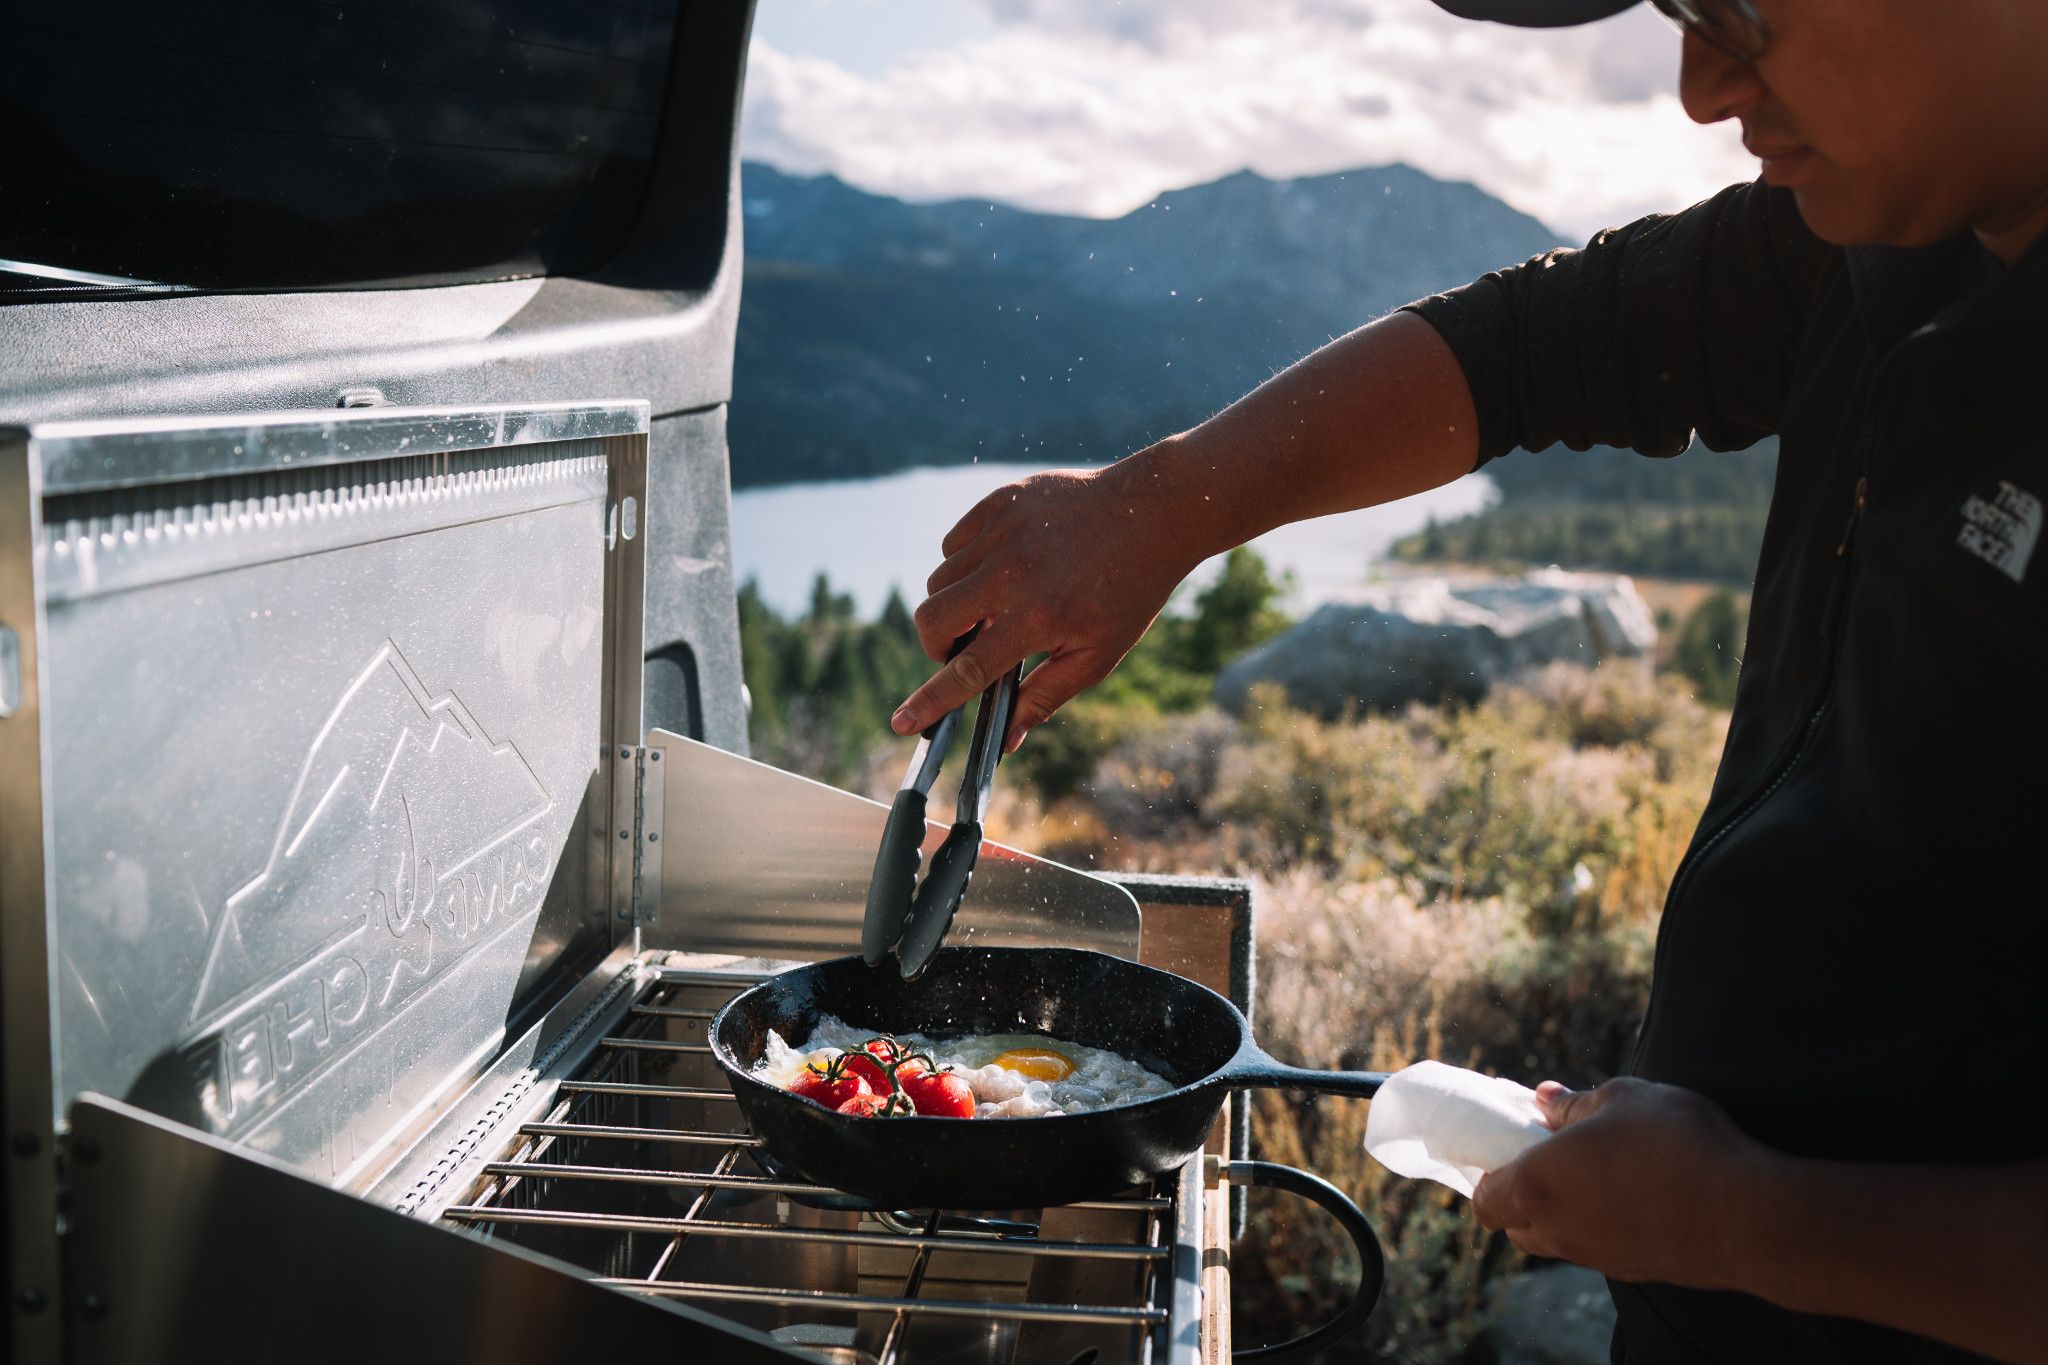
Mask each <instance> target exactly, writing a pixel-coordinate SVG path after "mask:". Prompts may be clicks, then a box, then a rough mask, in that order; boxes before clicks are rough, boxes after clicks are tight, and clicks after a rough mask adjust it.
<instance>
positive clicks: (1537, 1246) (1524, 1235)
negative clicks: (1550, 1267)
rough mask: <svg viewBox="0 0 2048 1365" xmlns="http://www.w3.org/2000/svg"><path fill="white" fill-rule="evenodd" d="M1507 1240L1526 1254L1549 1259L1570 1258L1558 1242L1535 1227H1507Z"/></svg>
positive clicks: (1560, 1259) (1561, 1259)
mask: <svg viewBox="0 0 2048 1365" xmlns="http://www.w3.org/2000/svg"><path fill="white" fill-rule="evenodd" d="M1508 1240H1509V1241H1510V1242H1513V1243H1514V1244H1515V1249H1516V1250H1517V1251H1520V1252H1523V1253H1524V1254H1526V1255H1530V1256H1541V1257H1543V1258H1544V1259H1545V1260H1549V1261H1564V1260H1569V1259H1571V1258H1570V1257H1568V1256H1566V1255H1565V1253H1564V1248H1563V1247H1562V1246H1561V1245H1560V1244H1559V1243H1557V1242H1556V1241H1554V1240H1552V1239H1551V1238H1549V1237H1547V1236H1545V1235H1544V1234H1543V1233H1541V1232H1539V1231H1538V1230H1536V1229H1535V1228H1509V1229H1508Z"/></svg>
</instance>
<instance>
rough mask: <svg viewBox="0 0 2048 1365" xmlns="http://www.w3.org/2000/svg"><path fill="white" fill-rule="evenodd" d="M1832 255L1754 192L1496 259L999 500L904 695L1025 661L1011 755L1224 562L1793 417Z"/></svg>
mask: <svg viewBox="0 0 2048 1365" xmlns="http://www.w3.org/2000/svg"><path fill="white" fill-rule="evenodd" d="M1824 253H1825V248H1824V247H1822V246H1821V244H1820V243H1819V242H1818V241H1817V239H1815V238H1814V237H1813V236H1812V234H1811V233H1808V232H1806V231H1805V229H1804V227H1803V226H1802V225H1801V224H1800V223H1799V219H1798V214H1797V212H1796V210H1795V208H1794V207H1793V204H1792V201H1791V198H1790V196H1789V195H1788V194H1785V193H1784V192H1782V191H1770V190H1767V189H1765V188H1764V187H1763V186H1762V185H1741V186H1736V187H1735V188H1733V189H1731V190H1728V191H1726V192H1724V193H1722V194H1719V195H1716V196H1714V197H1713V198H1712V199H1709V200H1707V201H1705V202H1704V203H1701V204H1696V205H1694V206H1693V207H1692V208H1690V209H1688V210H1686V211H1685V212H1684V213H1679V214H1673V215H1670V216H1668V217H1657V218H1646V219H1643V220H1642V221H1640V222H1637V223H1632V224H1630V225H1629V226H1627V227H1625V228H1618V229H1615V230H1614V231H1612V232H1604V233H1601V234H1600V235H1599V236H1597V237H1595V238H1594V239H1593V240H1592V241H1591V242H1589V243H1588V244H1587V245H1586V246H1585V248H1584V249H1582V250H1578V251H1555V252H1551V253H1549V254H1547V255H1544V256H1539V257H1537V258H1535V259H1534V260H1532V261H1528V262H1525V263H1524V264H1522V265H1519V266H1515V267H1513V268H1511V269H1508V270H1502V271H1497V272H1495V273H1493V274H1491V275H1487V276H1485V277H1484V278H1482V279H1480V280H1476V281H1474V282H1473V283H1472V284H1469V285H1467V286H1465V287H1464V288H1462V289H1458V290H1454V291H1452V292H1451V293H1449V294H1442V295H1437V296H1435V297H1433V298H1429V299H1423V300H1421V301H1419V302H1417V303H1414V304H1411V305H1409V307H1408V308H1407V309H1405V310H1403V311H1402V312H1400V313H1396V314H1394V315H1393V316H1391V317H1388V318H1384V319H1382V320H1381V321H1379V322H1376V323H1374V324H1372V325H1371V326H1369V327H1365V328H1362V329H1360V330H1359V331H1356V332H1353V333H1352V334H1350V335H1349V336H1346V337H1343V338H1341V339H1339V340H1337V341H1334V342H1332V343H1330V344H1329V345H1328V346H1325V347H1323V348H1322V349H1321V350H1319V351H1317V352H1316V353H1315V354H1313V355H1311V356H1309V357H1308V358H1307V359H1306V360H1303V361H1301V362H1300V363H1298V364H1296V365H1295V366H1293V367H1292V368H1290V369H1288V370H1286V371H1284V372H1282V373H1281V374H1280V375H1278V376H1276V377H1275V378H1274V379H1272V380H1270V381H1268V382H1267V383H1265V384H1263V385H1261V386H1260V387H1259V388H1258V389H1257V390H1255V391H1254V392H1253V393H1251V394H1250V395H1249V396H1247V397H1245V398H1243V399H1241V400H1239V401H1238V402H1237V403H1235V404H1233V405H1232V406H1231V407H1229V408H1227V409H1225V410H1224V411H1223V412H1221V413H1219V414H1218V415H1216V416H1215V417H1212V418H1210V419H1209V420H1208V421H1206V422H1204V423H1202V424H1201V425H1200V426H1198V427H1195V428H1194V429H1193V430H1191V431H1188V432H1185V433H1183V434H1182V435H1180V436H1176V437H1172V438H1170V439H1168V440H1166V441H1163V442H1161V443H1160V444H1158V445H1156V446H1153V447H1151V448H1150V449H1148V450H1144V451H1140V452H1139V453H1138V454H1136V455H1133V456H1130V457H1129V458H1127V459H1124V460H1121V461H1119V462H1118V463H1116V464H1113V465H1110V466H1108V467H1106V468H1104V469H1102V470H1099V471H1092V472H1091V471H1088V470H1058V471H1054V472H1051V473H1047V474H1040V475H1037V476H1035V477H1033V478H1029V479H1025V480H1023V481H1022V482H1020V483H1015V484H1011V485H1009V486H1007V487H1004V488H999V489H997V490H996V491H995V492H994V493H992V494H990V495H989V496H988V497H987V498H984V499H983V500H982V501H981V503H980V504H978V505H977V506H976V507H975V508H974V509H973V510H972V511H970V512H969V513H968V514H967V515H966V517H964V518H963V519H962V520H961V522H960V523H959V525H957V526H955V527H954V528H953V530H952V531H951V532H950V533H949V534H948V535H947V536H946V539H945V542H944V545H943V549H944V552H945V556H946V559H945V562H944V563H943V564H941V565H940V566H939V568H938V571H937V572H936V573H934V574H933V575H932V576H931V580H930V583H929V584H928V590H929V592H930V593H931V596H930V598H929V599H927V600H926V601H925V602H924V603H923V604H922V605H921V606H919V608H918V609H917V624H918V633H919V637H920V639H921V640H922V642H923V644H924V648H925V651H926V652H927V653H929V654H930V655H931V656H932V657H933V658H934V659H943V658H944V657H945V656H946V652H947V650H948V648H949V647H950V646H951V645H952V643H953V641H954V640H956V639H957V638H959V637H960V636H961V635H964V634H965V633H966V632H967V631H968V629H969V628H971V627H973V626H974V625H976V624H980V625H981V626H982V630H981V633H980V635H979V636H978V637H977V638H976V639H975V642H974V643H973V644H972V645H971V646H969V647H968V648H967V649H966V650H965V651H964V652H962V653H961V655H960V656H959V657H958V658H956V659H954V660H953V661H952V662H951V663H950V664H948V665H946V667H944V668H942V669H941V670H940V671H939V672H938V674H937V675H936V676H934V677H933V678H932V679H931V681H929V682H928V683H926V684H925V685H924V686H923V687H921V688H919V689H918V691H917V692H916V693H915V694H913V695H912V696H911V698H910V700H909V701H908V702H906V703H905V704H904V706H903V707H902V708H900V709H899V710H898V711H897V713H896V715H895V717H894V718H893V721H892V724H893V725H894V727H895V729H896V731H897V732H898V733H899V734H910V733H913V732H914V731H917V730H920V729H923V728H925V727H926V726H928V725H930V724H931V723H932V722H933V721H934V720H936V719H937V718H938V717H939V716H941V715H943V714H944V713H945V712H946V711H948V710H950V709H951V708H952V707H955V706H958V705H960V704H961V703H962V702H964V701H966V700H968V699H969V698H971V697H972V696H973V695H974V694H975V693H976V692H977V691H979V690H981V688H982V687H983V686H984V685H986V684H987V683H988V681H989V680H991V679H992V678H995V677H996V676H998V675H999V674H1000V673H1001V672H1002V671H1003V670H1004V669H1006V668H1008V667H1009V666H1010V665H1011V664H1014V663H1015V662H1017V661H1018V660H1019V659H1022V658H1024V657H1025V656H1026V655H1029V654H1033V653H1038V652H1041V651H1043V652H1045V653H1046V654H1047V656H1048V657H1047V659H1046V662H1045V663H1044V664H1042V665H1040V666H1039V667H1038V668H1037V669H1035V670H1033V672H1032V674H1031V676H1030V677H1029V678H1027V679H1026V680H1025V683H1024V687H1023V689H1022V690H1021V691H1020V693H1019V695H1018V703H1017V712H1016V718H1015V720H1014V721H1013V722H1012V724H1011V729H1010V734H1009V736H1008V740H1009V742H1010V744H1011V746H1012V747H1014V746H1015V744H1016V743H1017V741H1019V740H1021V739H1022V737H1023V735H1024V733H1025V732H1026V731H1028V730H1029V729H1030V728H1031V727H1032V726H1034V725H1037V724H1038V723H1040V722H1042V721H1043V720H1045V719H1046V718H1047V717H1048V716H1050V715H1051V714H1052V713H1053V712H1054V711H1055V710H1057V709H1058V708H1059V706H1060V705H1061V704H1062V703H1064V702H1065V701H1066V700H1067V699H1068V698H1070V697H1072V696H1073V695H1074V694H1076V693H1077V692H1079V691H1081V690H1082V689H1083V688H1085V687H1089V686H1092V685H1093V684H1094V683H1096V682H1098V681H1100V680H1101V679H1102V678H1103V677H1104V676H1106V675H1107V674H1108V673H1109V671H1110V669H1112V668H1114V667H1115V666H1116V664H1117V662H1118V661H1119V660H1121V659H1122V658H1123V656H1124V655H1125V653H1127V652H1128V651H1129V650H1130V648H1131V646H1132V645H1133V644H1135V643H1136V642H1137V640H1138V637H1139V636H1141V635H1143V634H1144V633H1145V630H1146V628H1147V627H1148V626H1150V625H1151V623H1152V620H1153V618H1154V617H1156V616H1157V615H1158V613H1159V610H1160V608H1161V607H1163V606H1164V605H1165V604H1166V599H1167V597H1168V596H1169V595H1170V594H1171V593H1172V591H1173V589H1174V588H1175V586H1177V585H1178V584H1179V582H1180V580H1181V579H1182V578H1183V577H1185V576H1186V575H1187V573H1188V572H1189V571H1190V570H1191V569H1193V568H1194V567H1195V565H1197V564H1199V563H1200V562H1201V561H1202V560H1203V559H1204V558H1206V557H1207V556H1209V555H1212V554H1216V553H1220V552H1221V551H1223V550H1227V549H1229V548H1230V547H1232V546H1234V545H1240V544H1242V543H1244V542H1245V541H1246V540H1248V539H1250V538H1252V537H1253V536H1256V535H1258V534H1260V533H1261V532H1264V531H1268V530H1271V529H1272V528H1273V527H1275V526H1279V525H1283V524H1285V523H1287V522H1290V521H1297V520H1300V519H1302V518H1305V517H1314V516H1321V515H1324V514H1326V513H1331V512H1341V511H1348V510H1350V509H1352V508H1356V507H1367V506H1372V505H1374V504H1377V503H1382V502H1387V501H1390V500H1392V499H1394V498H1399V497H1404V496H1406V495H1408V494H1410V493H1417V492H1421V491H1422V490H1424V489H1426V488H1434V487H1436V486H1438V485H1439V484H1444V483H1448V482H1450V481H1451V480H1452V479H1454V478H1457V477H1459V476H1460V475H1462V474H1464V473H1466V472H1468V471H1469V470H1470V469H1472V468H1473V466H1474V465H1475V463H1478V462H1481V461H1484V460H1489V459H1492V458H1494V457H1496V456H1499V455H1502V454H1505V453H1506V452H1508V451H1510V450H1513V449H1515V448H1516V447H1523V448H1527V449H1530V450H1540V449H1543V448H1544V447H1546V446H1550V445H1553V444H1557V443H1560V442H1562V443H1563V444H1565V445H1567V446H1569V447H1571V448H1573V449H1577V450H1583V449H1587V448H1589V447H1591V446H1594V445H1615V446H1626V447H1629V448H1631V449H1634V450H1637V451H1641V452H1642V453H1644V454H1649V455H1675V454H1677V453H1678V452H1679V451H1681V450H1683V449H1685V448H1686V446H1687V445H1688V444H1689V443H1690V441H1691V440H1692V436H1693V432H1694V430H1695V429H1697V430H1698V431H1699V432H1700V433H1701V434H1702V435H1703V436H1704V437H1705V439H1706V441H1707V443H1708V444H1709V445H1711V446H1714V447H1716V448H1721V449H1725V448H1730V447H1733V446H1741V445H1748V444H1750V443H1751V442H1753V441H1755V440H1756V439H1757V438H1758V437H1759V436H1762V435H1764V434H1765V433H1767V432H1769V431H1771V430H1773V429H1774V424H1775V422H1776V418H1777V405H1778V403H1779V402H1780V401H1781V400H1782V397H1783V394H1784V392H1785V390H1786V387H1787V385H1788V383H1789V377H1790V374H1791V370H1792V365H1793V359H1794V357H1795V355H1796V352H1797V349H1798V341H1799V336H1800V333H1801V330H1802V328H1803V323H1804V316H1805V310H1806V306H1807V301H1808V299H1809V297H1810V296H1811V293H1812V287H1813V282H1814V279H1815V275H1816V267H1817V265H1818V263H1819V261H1820V260H1821V258H1822V256H1823V255H1824Z"/></svg>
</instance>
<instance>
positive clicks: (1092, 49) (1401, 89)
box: [742, 0, 1754, 238]
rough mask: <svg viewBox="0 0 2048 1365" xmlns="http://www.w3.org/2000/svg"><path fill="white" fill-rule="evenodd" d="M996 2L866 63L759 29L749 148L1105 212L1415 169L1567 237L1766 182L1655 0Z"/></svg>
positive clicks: (810, 168) (773, 157) (1043, 205)
mask: <svg viewBox="0 0 2048 1365" xmlns="http://www.w3.org/2000/svg"><path fill="white" fill-rule="evenodd" d="M774 2H775V0H768V3H774ZM819 2H820V0H811V3H813V4H816V3H819ZM984 6H985V11H986V18H987V19H988V21H989V22H988V24H987V26H986V27H985V29H983V30H981V31H979V32H976V33H973V34H971V35H969V36H967V37H965V38H963V39H961V40H960V41H957V42H954V43H951V44H950V45H945V46H930V47H924V46H919V45H918V44H917V43H916V42H915V41H906V42H905V44H904V48H903V50H902V51H901V52H900V54H899V55H897V56H896V57H895V58H894V59H893V60H891V61H889V62H888V63H887V64H886V67H885V69H880V70H877V71H875V72H873V73H871V74H857V73H855V72H853V71H851V70H848V69H847V68H846V67H844V66H842V65H840V64H839V63H837V62H835V61H833V60H831V58H830V57H829V56H825V55H820V54H818V53H816V52H813V53H810V54H808V55H796V54H792V53H789V52H785V51H783V50H780V49H779V48H778V47H777V46H776V45H775V44H774V43H773V42H772V41H769V40H766V39H757V40H756V43H755V46H754V50H753V53H752V58H751V69H750V71H749V75H748V92H747V107H746V119H745V123H744V125H743V132H742V145H743V147H744V148H745V150H746V152H747V154H748V155H750V156H754V157H759V158H761V159H764V160H767V161H770V162H772V163H774V164H777V165H780V166H782V167H784V168H786V169H790V170H794V171H805V172H816V171H828V170H829V171H832V172H834V173H836V174H838V175H840V176H841V177H843V178H845V179H847V180H849V181H851V182H853V183H855V184H857V185H861V186H863V187H865V188H868V189H872V190H877V191H880V192H883V193H888V194H895V195H900V196H903V197H907V198H913V199H934V198H950V197H975V196H984V195H985V196H988V197H989V198H992V199H1000V200H1004V201H1007V202H1010V203H1015V204H1020V205H1024V206H1026V207H1032V208H1039V209H1045V210H1052V211H1061V212H1072V213H1084V214H1094V215H1108V214H1116V213H1122V212H1125V211H1127V210H1129V209H1131V208H1132V207H1134V206H1136V205H1139V204H1142V203H1144V202H1145V201H1146V200H1148V199H1149V198H1151V197H1152V196H1153V195H1154V194H1156V193H1158V192H1159V191H1160V190H1162V189H1167V188H1172V187H1175V186H1180V185H1186V184H1191V183H1195V182H1199V181H1203V180H1208V179H1213V178H1215V177H1217V176H1220V175H1225V174H1228V173H1229V172H1231V171H1234V170H1238V169H1240V168H1243V167H1246V166H1249V167H1251V168H1252V169H1254V170H1257V171H1259V172H1261V173H1263V174H1266V175H1271V176H1292V175H1304V174H1316V173H1321V172H1324V171H1330V170H1337V169H1343V168H1347V167H1351V166H1359V165H1368V164H1377V163H1382V162H1388V161H1405V162H1407V163H1409V164H1410V165H1413V166H1416V167H1418V168H1420V169H1422V170H1424V171H1427V172H1429V173H1430V174H1432V175H1436V176H1440V177H1444V178H1447V179H1459V180H1470V181H1473V182H1475V183H1477V184H1478V185H1480V186H1481V187H1482V188H1484V189H1486V190H1488V191H1490V192H1491V193H1493V194H1496V195H1498V196H1500V197H1501V198H1503V199H1505V200H1507V201H1508V202H1509V203H1511V204H1513V205H1515V206H1516V207H1517V208H1520V209H1523V210H1524V211H1526V212H1529V213H1532V214H1534V215H1536V216H1537V217H1538V218H1541V219H1542V220H1543V221H1544V222H1546V223H1549V224H1550V225H1552V226H1553V227H1555V228H1557V229H1558V230H1560V231H1562V232H1564V233H1565V234H1566V235H1567V236H1570V237H1575V238H1576V237H1583V236H1585V235H1586V234H1588V233H1590V232H1591V231H1593V230H1594V229H1596V228H1598V227H1601V226H1604V225H1607V224H1609V223H1612V222H1618V221H1625V220H1626V219H1628V218H1632V217H1635V216H1638V215H1640V214H1642V213H1644V212H1648V211H1652V210H1655V209H1660V208H1661V209H1669V208H1678V207H1682V206H1683V205H1685V204H1688V203H1691V202H1693V201H1694V200H1696V199H1699V198H1701V197H1703V196H1705V195H1706V194H1709V193H1711V192H1713V191H1714V190H1715V189H1718V188H1719V187H1720V186H1722V185H1725V184H1728V183H1730V182H1732V181H1735V180H1740V179H1746V178H1748V177H1749V176H1751V175H1753V174H1754V164H1753V163H1752V162H1751V161H1750V160H1749V159H1748V158H1747V157H1746V156H1745V155H1743V153H1742V151H1741V147H1740V145H1739V143H1738V142H1737V140H1736V137H1735V134H1734V133H1733V132H1732V131H1731V130H1730V129H1727V128H1715V129H1701V128H1699V127H1696V126H1695V125H1693V124H1691V123H1690V122H1689V121H1688V120H1687V119H1686V118H1685V115H1684V113H1683V112H1682V111H1681V110H1680V108H1679V106H1678V102H1677V99H1676V97H1675V94H1674V93H1673V91H1674V88H1675V82H1676V75H1677V56H1678V41H1677V36H1676V34H1674V33H1672V32H1671V31H1670V30H1669V29H1668V28H1667V27H1666V26H1665V25H1663V24H1662V23H1661V22H1660V21H1659V20H1657V19H1656V18H1655V16H1654V15H1652V14H1651V13H1650V12H1649V10H1648V7H1647V6H1644V7H1641V8H1640V9H1638V10H1637V11H1633V12H1631V13H1629V14H1625V15H1623V16H1621V17H1619V18H1617V19H1613V20H1609V21H1607V22H1605V23H1602V24H1597V25H1591V26H1588V27H1585V28H1580V29H1571V30H1562V31H1552V32H1543V33H1534V32H1529V31H1524V30H1516V29H1508V28H1503V27H1500V26H1498V25H1492V24H1476V23H1469V22H1465V21H1461V20H1456V19H1452V18H1451V17H1450V16H1448V15H1445V14H1443V13H1441V12H1440V11H1438V10H1437V9H1436V8H1435V7H1434V6H1433V5H1430V4H1429V3H1427V0H1258V3H1249V4H1248V3H1245V2H1244V0H1124V3H1120V4H1110V3H1105V2H1104V0H984Z"/></svg>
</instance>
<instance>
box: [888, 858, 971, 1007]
mask: <svg viewBox="0 0 2048 1365" xmlns="http://www.w3.org/2000/svg"><path fill="white" fill-rule="evenodd" d="M980 857H981V822H980V821H978V820H977V821H963V822H961V823H960V824H957V825H954V826H953V828H952V830H951V831H950V832H949V833H948V834H947V835H946V842H945V843H943V844H940V845H939V851H938V852H937V853H934V854H932V865H931V869H930V870H929V871H927V872H926V873H925V874H924V880H923V881H922V882H920V883H919V884H918V887H917V899H916V900H915V901H914V902H913V903H912V905H911V907H910V918H909V919H908V920H906V921H905V922H904V930H903V942H902V944H901V945H900V946H899V947H898V948H897V949H896V960H897V964H898V966H899V967H900V968H901V970H902V972H903V979H904V980H905V981H915V980H917V979H918V978H919V977H920V976H923V975H924V969H925V968H926V967H929V966H930V965H931V961H932V956H933V955H934V954H935V953H937V952H938V951H939V945H940V944H941V943H944V942H945V941H946V931H947V930H948V929H951V928H952V927H953V916H954V915H956V914H958V913H959V912H960V900H961V898H962V897H963V896H965V895H966V894H967V883H968V882H969V881H970V880H972V879H973V877H974V864H975V862H976V860H977V859H979V858H980Z"/></svg>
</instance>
